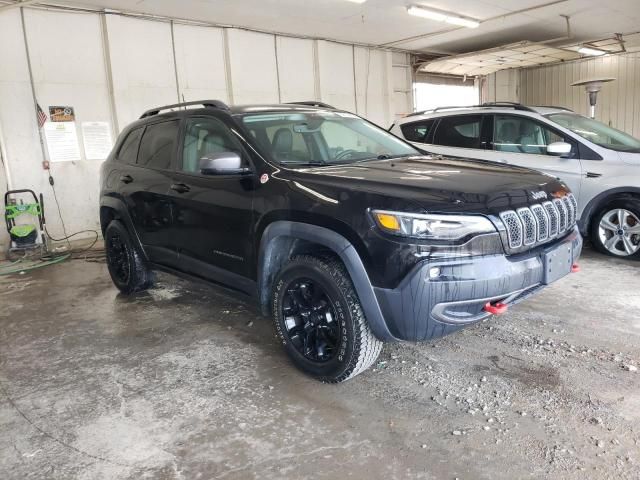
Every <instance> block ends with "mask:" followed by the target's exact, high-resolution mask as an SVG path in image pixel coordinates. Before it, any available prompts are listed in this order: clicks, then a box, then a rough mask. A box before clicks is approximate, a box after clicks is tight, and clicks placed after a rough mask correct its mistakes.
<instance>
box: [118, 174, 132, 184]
mask: <svg viewBox="0 0 640 480" xmlns="http://www.w3.org/2000/svg"><path fill="white" fill-rule="evenodd" d="M120 181H121V182H122V183H131V182H133V177H132V176H131V175H121V176H120Z"/></svg>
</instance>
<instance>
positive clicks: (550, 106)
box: [536, 105, 573, 113]
mask: <svg viewBox="0 0 640 480" xmlns="http://www.w3.org/2000/svg"><path fill="white" fill-rule="evenodd" d="M536 108H555V109H556V110H564V111H565V112H572V113H573V110H571V109H570V108H567V107H558V106H557V105H536Z"/></svg>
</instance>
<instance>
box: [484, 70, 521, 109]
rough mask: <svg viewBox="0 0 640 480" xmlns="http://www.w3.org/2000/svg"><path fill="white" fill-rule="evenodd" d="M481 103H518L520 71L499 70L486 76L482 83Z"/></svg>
mask: <svg viewBox="0 0 640 480" xmlns="http://www.w3.org/2000/svg"><path fill="white" fill-rule="evenodd" d="M481 95H482V101H483V102H519V101H520V71H519V70H501V71H499V72H496V73H493V74H491V75H487V77H486V78H485V81H484V82H482V89H481Z"/></svg>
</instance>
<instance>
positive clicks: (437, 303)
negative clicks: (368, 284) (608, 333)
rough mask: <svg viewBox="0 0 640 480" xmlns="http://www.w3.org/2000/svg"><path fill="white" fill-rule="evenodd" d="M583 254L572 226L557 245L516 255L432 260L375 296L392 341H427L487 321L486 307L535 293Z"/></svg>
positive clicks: (562, 273) (521, 298) (567, 268)
mask: <svg viewBox="0 0 640 480" xmlns="http://www.w3.org/2000/svg"><path fill="white" fill-rule="evenodd" d="M581 251H582V237H581V235H580V233H579V231H578V228H577V227H576V228H574V230H573V231H572V232H571V233H570V234H568V235H566V236H565V237H563V238H562V239H561V240H557V241H555V242H553V243H549V244H546V245H542V246H541V247H538V248H536V249H534V250H530V251H529V252H525V253H522V254H518V255H511V256H505V255H487V256H481V257H478V256H476V257H460V258H452V257H448V258H442V259H430V260H427V261H425V262H422V263H420V264H418V265H416V267H415V268H414V269H413V270H412V271H411V272H409V274H408V275H407V276H406V277H405V278H404V280H403V281H402V282H401V283H400V284H399V285H398V287H397V288H394V289H385V288H375V289H374V291H375V294H376V297H377V300H378V303H379V305H380V310H381V311H382V314H383V316H384V320H385V323H386V325H387V328H388V330H389V332H390V333H391V335H393V337H395V338H396V339H398V340H410V341H420V340H429V339H432V338H436V337H441V336H444V335H448V334H450V333H453V332H455V331H456V330H459V329H460V328H462V327H464V326H466V325H469V324H472V323H475V322H478V321H481V320H483V319H485V318H487V317H488V316H490V315H491V314H490V313H488V312H486V311H484V310H483V308H484V306H485V305H486V304H487V303H495V302H500V303H503V304H506V305H508V306H510V305H515V304H516V303H519V302H521V301H523V300H525V299H526V298H528V297H530V296H531V295H533V294H535V293H537V292H538V291H540V290H542V289H543V288H544V287H545V286H546V285H548V284H550V283H553V282H554V281H556V280H558V279H559V278H561V277H563V276H564V275H565V274H566V273H568V272H569V271H570V268H571V265H572V264H574V263H575V262H576V261H577V260H578V258H579V257H580V253H581ZM554 261H555V264H554ZM567 263H570V264H569V265H568V266H567V265H566V264H567ZM565 269H566V270H565ZM436 274H437V275H436Z"/></svg>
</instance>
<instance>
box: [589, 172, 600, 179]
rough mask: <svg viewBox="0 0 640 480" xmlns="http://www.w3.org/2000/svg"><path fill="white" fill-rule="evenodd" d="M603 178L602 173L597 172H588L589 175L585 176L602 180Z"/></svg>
mask: <svg viewBox="0 0 640 480" xmlns="http://www.w3.org/2000/svg"><path fill="white" fill-rule="evenodd" d="M601 176H602V174H601V173H596V172H587V174H586V175H585V177H587V178H600V177H601Z"/></svg>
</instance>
